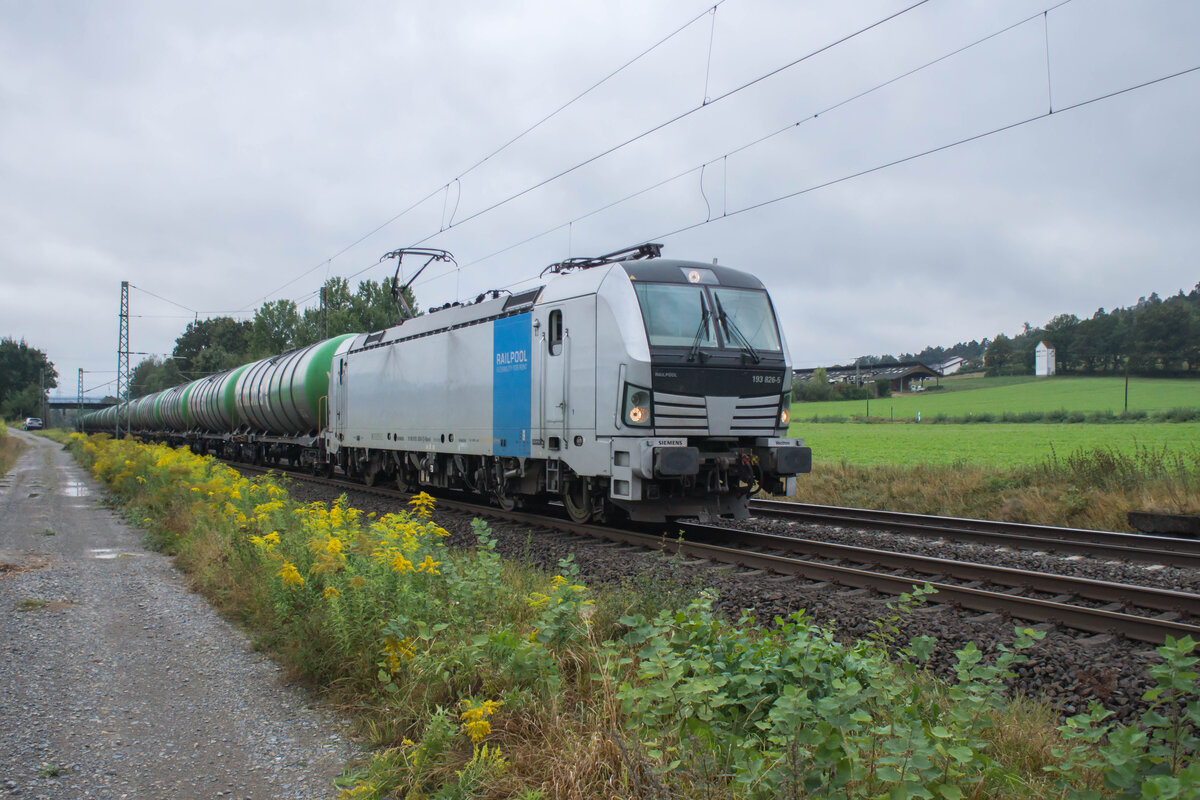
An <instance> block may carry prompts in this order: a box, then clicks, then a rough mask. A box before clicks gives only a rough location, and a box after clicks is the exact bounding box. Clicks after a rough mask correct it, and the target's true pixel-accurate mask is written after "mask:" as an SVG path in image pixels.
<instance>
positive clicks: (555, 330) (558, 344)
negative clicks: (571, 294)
mask: <svg viewBox="0 0 1200 800" xmlns="http://www.w3.org/2000/svg"><path fill="white" fill-rule="evenodd" d="M546 311H547V313H546V318H545V322H544V323H543V325H544V329H545V331H546V335H545V339H544V340H543V341H542V342H541V345H542V346H541V348H540V350H541V361H542V380H541V389H542V391H541V403H540V406H541V409H540V410H541V418H542V436H541V438H542V440H543V441H544V442H545V446H546V448H547V449H550V450H558V449H560V448H561V447H562V444H561V443H562V438H563V436H564V430H563V420H564V418H565V411H566V407H567V395H566V392H565V391H564V388H565V387H564V382H565V380H566V376H567V359H568V354H567V337H566V328H565V323H564V317H563V309H562V308H561V307H558V308H549V309H547V310H546Z"/></svg>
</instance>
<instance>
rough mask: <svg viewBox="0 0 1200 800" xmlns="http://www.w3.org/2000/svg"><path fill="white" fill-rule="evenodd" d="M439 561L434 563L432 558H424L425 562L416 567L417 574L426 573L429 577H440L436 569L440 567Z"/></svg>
mask: <svg viewBox="0 0 1200 800" xmlns="http://www.w3.org/2000/svg"><path fill="white" fill-rule="evenodd" d="M441 563H442V562H440V561H434V560H433V556H425V560H424V561H422V562H421V563H420V564H418V565H417V572H428V573H429V574H430V575H441V574H442V573H440V572H438V571H437V568H438V567H439V566H441Z"/></svg>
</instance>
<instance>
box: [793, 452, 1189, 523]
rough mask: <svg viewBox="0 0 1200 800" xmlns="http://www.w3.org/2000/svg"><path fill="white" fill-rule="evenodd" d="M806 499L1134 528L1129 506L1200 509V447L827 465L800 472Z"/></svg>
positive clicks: (1165, 510)
mask: <svg viewBox="0 0 1200 800" xmlns="http://www.w3.org/2000/svg"><path fill="white" fill-rule="evenodd" d="M796 499H799V500H801V501H803V502H806V503H819V504H823V505H838V506H852V507H859V508H881V509H888V510H891V511H907V512H911V513H915V514H939V515H944V516H952V517H971V518H975V519H994V520H1004V521H1009V522H1027V523H1032V524H1038V525H1059V526H1065V527H1075V528H1094V529H1099V530H1112V531H1132V530H1133V529H1132V528H1131V527H1130V525H1129V522H1128V519H1127V516H1126V515H1127V512H1129V511H1156V512H1161V513H1169V514H1198V513H1200V449H1192V450H1190V451H1188V452H1175V451H1172V450H1169V449H1166V448H1158V449H1156V448H1151V447H1147V446H1141V447H1135V448H1131V449H1130V450H1121V449H1116V448H1110V447H1097V448H1094V449H1080V450H1076V451H1073V452H1068V453H1065V454H1064V455H1062V456H1059V455H1057V454H1055V453H1051V455H1050V456H1048V457H1047V458H1045V459H1044V460H1042V461H1040V462H1036V463H1032V464H1025V465H1018V466H1012V467H1000V468H997V467H994V466H988V465H984V464H980V463H977V462H974V463H973V462H967V461H961V460H960V461H957V462H956V461H953V460H952V461H950V462H948V463H929V462H918V463H912V464H865V465H864V464H853V463H848V462H835V463H824V464H819V465H817V466H816V467H814V469H813V472H812V474H810V475H804V476H801V477H800V478H799V479H798V480H797V493H796Z"/></svg>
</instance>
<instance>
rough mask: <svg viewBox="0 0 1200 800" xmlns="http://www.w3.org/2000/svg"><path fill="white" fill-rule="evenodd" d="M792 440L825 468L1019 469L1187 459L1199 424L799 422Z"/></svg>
mask: <svg viewBox="0 0 1200 800" xmlns="http://www.w3.org/2000/svg"><path fill="white" fill-rule="evenodd" d="M793 420H794V421H793V422H792V424H791V427H790V429H789V431H788V435H789V436H796V437H799V438H802V439H804V440H805V443H806V444H807V445H809V446H810V447H812V450H813V459H814V461H816V462H817V463H818V464H819V463H821V462H824V463H839V462H841V461H845V462H847V463H849V464H854V465H862V466H867V465H876V464H915V463H928V464H954V463H957V462H964V463H969V464H977V465H980V466H994V467H1016V466H1022V465H1027V464H1034V463H1037V462H1039V461H1042V460H1044V459H1046V458H1047V457H1049V456H1050V454H1051V452H1052V450H1053V452H1056V453H1057V454H1058V455H1059V456H1065V455H1067V454H1068V453H1070V452H1072V451H1074V450H1078V449H1080V448H1088V449H1093V448H1097V447H1114V448H1118V449H1121V450H1125V451H1132V450H1134V449H1137V448H1139V447H1142V446H1145V447H1150V448H1153V449H1156V450H1157V449H1161V448H1163V447H1166V448H1168V449H1170V450H1173V451H1177V452H1181V453H1192V452H1195V451H1197V450H1200V423H1195V422H1181V423H1147V422H1131V423H1127V424H1123V425H1070V424H1050V423H1031V424H986V423H979V424H971V425H913V424H896V425H890V424H878V425H861V424H859V425H855V424H841V423H836V422H835V423H812V422H805V421H804V420H803V419H796V418H795V417H793Z"/></svg>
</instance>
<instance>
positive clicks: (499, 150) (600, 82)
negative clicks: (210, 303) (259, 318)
mask: <svg viewBox="0 0 1200 800" xmlns="http://www.w3.org/2000/svg"><path fill="white" fill-rule="evenodd" d="M725 2H726V0H717V2H716V3H715V4H714V5H713V6H712V7H710V8H707V9H705V10H704V11H703V12H702V13H700V14H698V15H696V16H695V17H693V18H692V19H690V20H688V21H687V22H685V23H684V24H683V25H681V26H679V27H678V28H676V29H675V30H674V31H672V32H671V33H669V34H667V35H666V36H665V37H663V38H662V39H660V40H658V41H657V42H655V43H654V44H653V45H651V46H650V47H648V48H646V49H645V50H643V51H642V52H640V53H638V54H637V55H636V56H634V57H633V58H631V59H630V60H628V61H626V62H625V63H624V64H622V65H621V66H619V67H617V68H616V69H615V70H613V71H612V72H610V73H608V74H607V75H605V76H604V77H603V78H601V79H600V80H598V81H596V82H595V83H593V84H592V85H591V86H589V87H588V88H587V89H584V90H583V91H582V92H580V93H579V94H577V95H575V96H574V97H572V98H571V99H570V100H568V101H567V102H565V103H563V104H562V105H561V106H559V107H558V108H556V109H555V110H554V111H551V112H550V113H549V114H547V115H546V116H544V117H542V118H541V119H540V120H538V121H537V122H535V123H533V124H532V125H530V126H529V127H527V128H525V130H523V131H521V132H520V133H518V134H517V135H516V136H514V137H512V138H511V139H509V140H508V141H507V142H505V143H504V144H502V145H500V146H499V147H498V148H496V149H495V150H493V151H492V152H490V153H488V154H487V155H485V156H484V157H483V158H481V159H479V160H478V161H476V162H475V163H474V164H472V165H471V166H469V167H467V168H466V169H465V170H464V171H463V172H460V173H459V174H458V175H457V176H455V178H454V179H453V180H451V181H448V182H447V183H446V184H444V185H442V186H439V187H438V188H436V189H434V190H433V191H431V192H430V193H429V194H427V195H425V196H424V197H422V198H421V199H420V200H418V201H416V202H415V203H413V204H412V205H410V206H408V207H407V208H405V209H404V210H403V211H401V212H399V213H398V214H396V215H394V216H392V217H391V218H389V219H387V220H386V221H384V222H383V223H381V224H380V225H378V226H376V227H375V228H372V229H371V230H370V231H368V232H367V233H365V234H363V235H362V236H360V237H359V238H357V239H355V240H354V241H353V242H351V243H350V244H348V245H346V246H345V247H343V248H342V249H341V250H339V251H337V252H336V253H334V254H333V255H332V256H330V257H328V258H326V259H325V260H324V261H321V262H320V263H318V264H316V265H314V266H313V267H311V268H309V269H307V270H305V271H304V272H302V273H301V274H300V275H297V276H296V277H295V278H292V279H291V280H290V281H288V282H287V283H285V284H283V285H282V286H280V287H279V288H277V289H275V290H274V291H271V292H268V293H267V294H265V295H263V296H262V298H261V299H263V300H266V299H267V298H268V297H270V296H271V295H274V294H277V293H278V292H281V291H283V290H284V289H286V288H287V287H289V286H291V285H292V284H293V283H295V282H297V281H299V280H301V279H302V278H305V277H307V276H308V275H311V274H312V273H313V272H316V271H317V270H318V269H320V268H321V267H323V266H326V265H328V264H329V263H330V262H332V261H333V260H334V259H335V258H337V257H338V256H341V255H343V254H344V253H346V252H347V251H348V250H350V249H351V248H353V247H355V246H356V245H359V244H362V243H363V242H364V241H366V240H367V239H369V238H371V237H372V236H374V235H375V234H377V233H379V232H380V231H381V230H383V229H384V228H386V227H388V226H389V225H391V224H392V223H393V222H395V221H396V220H398V219H400V218H401V217H403V216H405V215H406V214H408V213H409V212H411V211H413V210H414V209H416V208H417V207H419V206H421V205H422V204H424V203H426V202H428V201H429V200H432V199H433V198H434V197H436V196H437V195H438V194H439V193H440V192H443V191H444V192H446V193H447V195H449V190H450V187H451V186H452V185H453V184H455V183H459V182H460V181H461V180H462V179H463V178H465V177H466V176H467V175H469V174H470V173H472V172H474V171H475V170H476V169H478V168H479V167H481V166H483V165H484V164H485V163H487V162H488V161H490V160H491V159H492V158H494V157H495V156H497V155H499V154H500V153H502V152H504V151H505V150H507V149H508V148H509V147H511V146H512V145H514V144H516V143H517V142H519V141H520V140H521V139H523V138H525V137H526V136H528V135H529V134H530V133H533V131H535V130H537V129H538V128H540V127H541V126H542V125H545V124H546V123H547V122H549V121H550V120H552V119H553V118H554V117H556V116H558V115H559V114H560V113H562V112H563V111H565V110H566V109H567V108H569V107H571V106H572V105H574V104H575V103H577V102H579V101H580V100H582V99H583V98H584V97H585V96H587V95H588V94H590V93H591V92H593V91H595V90H596V89H598V88H600V87H601V86H603V85H604V84H605V83H607V82H608V81H610V80H611V79H612V78H614V77H616V76H617V75H619V74H620V73H622V72H624V71H625V70H626V69H628V68H629V67H631V66H633V65H634V64H635V63H637V62H638V61H640V60H642V59H643V58H645V57H646V56H647V55H649V54H650V53H652V52H654V51H655V50H657V49H658V48H659V47H661V46H662V45H664V44H666V43H667V42H669V41H670V40H671V39H674V38H675V37H676V36H678V35H679V34H680V33H682V32H683V31H685V30H687V29H688V28H690V27H691V26H692V25H694V24H695V23H696V22H697V21H699V20H701V19H703V18H704V17H705V16H706V15H708V14H713V15H714V16H715V14H716V11H717V8H718V7H719V6H721V5H722V4H723V3H725ZM460 185H461V184H460ZM455 207H456V208H457V201H456V204H455ZM443 217H444V214H443ZM451 220H453V214H451ZM351 277H353V276H351ZM248 308H249V307H247V308H244V309H242V310H243V311H245V310H247V309H248Z"/></svg>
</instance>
